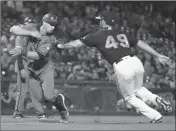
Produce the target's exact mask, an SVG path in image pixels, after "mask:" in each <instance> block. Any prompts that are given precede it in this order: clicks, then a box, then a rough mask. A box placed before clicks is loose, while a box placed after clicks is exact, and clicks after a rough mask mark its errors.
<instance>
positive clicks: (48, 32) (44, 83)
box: [10, 14, 69, 123]
mask: <svg viewBox="0 0 176 131" xmlns="http://www.w3.org/2000/svg"><path fill="white" fill-rule="evenodd" d="M57 23H58V18H57V16H55V15H53V14H46V15H45V16H44V17H43V19H42V22H41V25H40V26H39V30H40V32H38V31H37V32H38V33H37V32H34V31H30V30H26V29H24V28H23V27H21V26H13V27H12V28H11V32H12V33H13V34H15V35H25V36H31V35H32V36H33V35H34V34H33V33H35V35H36V36H35V37H36V38H38V41H37V42H36V43H34V44H33V45H34V49H35V50H34V51H28V52H24V51H23V50H21V49H20V48H18V49H13V50H11V51H10V54H12V55H18V54H22V55H24V56H26V57H27V58H29V59H33V60H34V61H33V62H31V63H30V64H29V66H28V70H29V72H30V76H29V91H30V95H31V98H32V102H33V104H34V105H35V107H36V109H37V113H38V117H39V118H50V116H49V117H48V116H46V115H45V113H44V109H43V105H42V102H44V100H45V101H50V102H52V103H53V105H54V106H55V107H56V108H57V109H58V111H59V113H60V115H61V122H63V123H67V122H68V116H69V113H68V110H67V107H66V106H65V97H64V96H63V95H62V94H59V95H57V96H55V94H54V63H53V62H52V60H51V59H50V57H49V52H50V51H51V49H52V47H53V46H54V45H55V43H56V38H55V36H54V35H53V33H54V30H56V28H57Z"/></svg>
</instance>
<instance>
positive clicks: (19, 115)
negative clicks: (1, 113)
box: [13, 113, 26, 118]
mask: <svg viewBox="0 0 176 131" xmlns="http://www.w3.org/2000/svg"><path fill="white" fill-rule="evenodd" d="M13 118H26V117H25V116H23V114H15V113H14V114H13Z"/></svg>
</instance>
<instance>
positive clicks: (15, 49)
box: [9, 47, 22, 56]
mask: <svg viewBox="0 0 176 131" xmlns="http://www.w3.org/2000/svg"><path fill="white" fill-rule="evenodd" d="M9 53H10V54H11V55H12V56H16V55H20V54H21V53H22V50H21V48H18V47H16V48H14V49H12V50H10V51H9Z"/></svg>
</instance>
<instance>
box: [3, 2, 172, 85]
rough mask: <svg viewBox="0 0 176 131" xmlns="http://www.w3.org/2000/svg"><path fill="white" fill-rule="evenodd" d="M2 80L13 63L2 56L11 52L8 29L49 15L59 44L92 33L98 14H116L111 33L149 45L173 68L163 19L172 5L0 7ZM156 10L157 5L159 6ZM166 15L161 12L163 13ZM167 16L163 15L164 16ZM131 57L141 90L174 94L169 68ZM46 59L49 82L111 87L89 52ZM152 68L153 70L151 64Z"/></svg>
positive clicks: (108, 74)
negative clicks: (138, 68)
mask: <svg viewBox="0 0 176 131" xmlns="http://www.w3.org/2000/svg"><path fill="white" fill-rule="evenodd" d="M2 5H3V6H2V19H1V23H2V30H1V34H2V37H1V46H2V48H1V52H2V54H1V55H2V75H4V76H11V77H12V78H13V79H15V78H16V74H15V72H14V59H13V58H12V57H11V56H10V55H9V53H8V51H9V50H10V49H12V48H13V47H14V41H15V36H14V35H12V34H10V33H9V28H10V27H11V26H12V25H14V24H19V23H22V20H23V19H24V18H25V17H29V16H31V17H33V18H35V20H36V21H37V22H39V21H40V19H41V17H42V16H43V15H44V14H45V13H47V12H51V13H54V14H57V15H58V17H59V20H60V22H59V25H60V27H59V28H60V29H61V30H62V31H63V32H64V33H65V34H66V36H67V37H62V36H64V34H61V33H60V32H58V33H57V34H56V35H57V36H58V38H60V37H62V39H64V40H65V41H69V40H70V39H76V38H81V37H83V36H84V35H86V34H88V33H90V32H93V31H95V30H97V29H98V26H97V25H98V23H97V22H96V21H95V19H94V18H95V16H97V15H98V14H99V12H101V11H103V10H113V11H116V12H117V16H118V17H119V23H118V24H117V25H116V27H117V28H120V29H121V30H125V31H126V32H127V33H133V34H134V35H135V34H136V37H137V39H142V40H144V41H146V42H147V43H149V44H150V45H152V46H153V47H154V48H155V49H156V50H157V51H159V52H162V53H163V54H165V55H167V56H169V57H170V58H171V59H172V60H173V61H174V62H175V42H174V40H175V24H174V22H173V19H172V18H171V17H169V16H167V13H168V12H169V11H170V12H169V13H172V11H173V10H174V7H175V6H173V5H171V4H168V5H167V6H166V5H165V6H163V7H165V8H163V9H162V12H160V10H159V8H157V6H156V4H150V3H149V2H148V3H147V2H146V3H145V2H136V3H135V4H133V3H125V4H124V2H78V1H74V2H43V1H41V2H35V1H33V2H25V3H24V4H23V3H22V2H20V1H17V2H13V1H8V2H2ZM159 7H160V8H161V5H160V6H159ZM165 10H166V11H167V12H164V11H165ZM168 10H169V11H168ZM133 52H134V53H136V54H137V56H138V57H139V58H140V59H141V60H142V61H143V63H144V67H145V70H146V74H145V85H146V86H147V87H149V88H155V87H156V88H160V86H159V85H160V84H161V83H162V84H167V85H169V86H170V87H171V88H175V74H174V73H175V71H174V70H175V63H173V65H172V68H168V67H167V66H166V67H162V66H161V65H160V64H158V63H157V61H155V59H154V58H153V57H152V56H150V55H149V54H147V53H144V52H142V51H141V50H138V49H135V48H134V49H133ZM51 57H52V59H53V60H54V61H55V63H56V71H55V77H56V78H59V79H68V80H108V81H113V75H112V74H113V71H112V67H111V66H105V64H104V63H105V62H106V61H104V59H102V56H101V54H100V53H99V52H98V51H97V50H95V49H89V48H88V47H84V48H81V49H77V50H75V49H72V50H69V51H65V50H63V51H62V52H61V53H59V52H57V51H55V50H53V51H52V52H51ZM155 63H157V64H155Z"/></svg>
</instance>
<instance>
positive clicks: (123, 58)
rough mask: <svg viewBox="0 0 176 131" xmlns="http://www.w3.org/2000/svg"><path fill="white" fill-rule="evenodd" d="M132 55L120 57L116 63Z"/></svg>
mask: <svg viewBox="0 0 176 131" xmlns="http://www.w3.org/2000/svg"><path fill="white" fill-rule="evenodd" d="M130 57H131V56H130V55H127V56H124V57H122V58H120V59H118V60H117V61H116V64H117V63H119V62H121V61H123V60H125V59H128V58H130Z"/></svg>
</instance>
